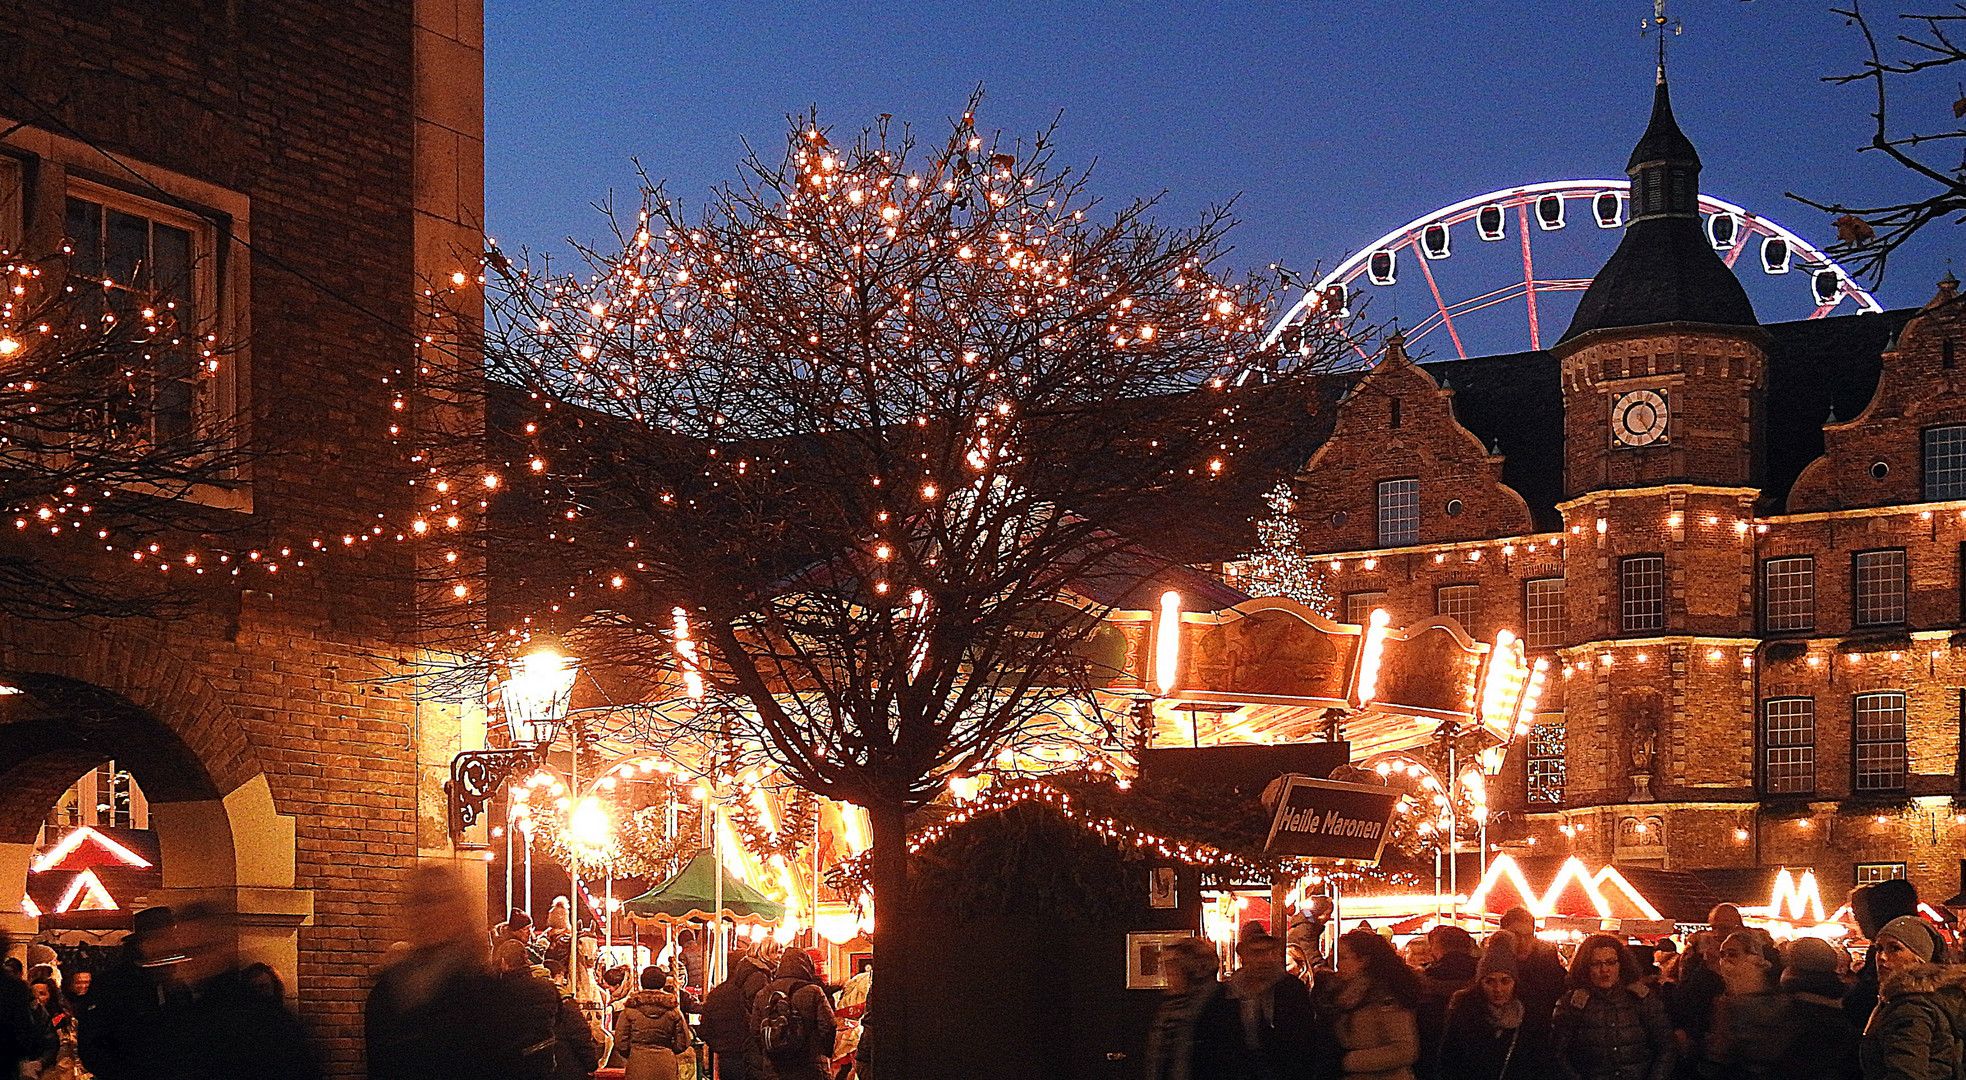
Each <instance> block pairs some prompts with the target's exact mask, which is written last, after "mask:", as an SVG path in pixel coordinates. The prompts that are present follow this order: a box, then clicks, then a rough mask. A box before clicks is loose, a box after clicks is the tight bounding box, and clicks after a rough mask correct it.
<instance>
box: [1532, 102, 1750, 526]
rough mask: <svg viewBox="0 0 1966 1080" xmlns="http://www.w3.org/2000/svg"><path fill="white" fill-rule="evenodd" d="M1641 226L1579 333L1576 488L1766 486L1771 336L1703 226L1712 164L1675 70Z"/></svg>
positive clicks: (1604, 279) (1565, 358)
mask: <svg viewBox="0 0 1966 1080" xmlns="http://www.w3.org/2000/svg"><path fill="white" fill-rule="evenodd" d="M1626 172H1627V173H1628V174H1629V175H1630V176H1631V181H1632V186H1631V200H1630V210H1629V213H1630V223H1629V224H1628V225H1627V226H1626V228H1625V235H1624V237H1623V239H1622V240H1621V241H1620V242H1619V244H1618V250H1617V252H1616V253H1615V254H1613V255H1612V256H1611V259H1610V261H1608V262H1606V263H1605V264H1604V268H1603V269H1602V270H1600V271H1599V272H1598V274H1597V277H1596V278H1595V279H1593V280H1592V282H1591V286H1590V288H1589V289H1588V290H1587V291H1585V293H1584V296H1583V299H1582V300H1581V301H1580V302H1579V303H1578V305H1577V314H1576V316H1575V317H1574V318H1573V319H1572V320H1571V323H1570V329H1569V330H1568V331H1566V332H1565V333H1564V335H1563V338H1562V339H1561V340H1560V341H1559V342H1558V343H1557V345H1556V347H1555V348H1554V349H1553V350H1552V351H1553V352H1554V353H1555V354H1556V355H1557V358H1558V359H1559V361H1560V362H1561V364H1562V372H1563V399H1564V434H1565V442H1566V444H1567V449H1566V453H1565V458H1566V460H1565V461H1564V492H1565V494H1566V495H1568V496H1570V497H1573V498H1574V497H1577V496H1580V495H1584V494H1587V493H1590V492H1597V491H1607V490H1615V489H1619V488H1635V487H1653V486H1657V485H1660V484H1669V483H1694V484H1708V485H1723V486H1746V485H1749V484H1752V483H1755V482H1756V481H1757V479H1758V475H1759V473H1760V462H1759V461H1757V460H1755V454H1756V453H1757V450H1756V448H1757V447H1758V446H1759V445H1760V440H1759V439H1758V438H1756V437H1755V436H1756V435H1757V433H1758V429H1759V425H1760V424H1761V412H1762V397H1763V388H1764V385H1765V367H1766V358H1765V356H1764V355H1763V352H1762V347H1763V343H1764V342H1765V340H1766V335H1765V333H1764V332H1763V331H1762V329H1761V327H1760V324H1759V323H1758V322H1757V321H1756V319H1755V315H1754V308H1753V307H1752V306H1751V305H1750V304H1749V303H1748V297H1747V292H1746V291H1745V290H1744V289H1742V287H1741V283H1740V281H1739V280H1737V279H1736V278H1735V277H1734V272H1733V270H1732V269H1730V268H1729V267H1728V266H1727V265H1726V264H1725V263H1723V262H1722V261H1721V258H1720V255H1719V253H1718V252H1716V251H1715V250H1714V247H1713V245H1712V243H1711V242H1709V240H1708V239H1707V235H1706V230H1705V229H1704V228H1703V227H1702V222H1701V219H1700V206H1699V191H1700V187H1699V184H1700V155H1699V153H1698V152H1697V151H1695V150H1694V149H1693V143H1692V141H1691V140H1689V139H1687V137H1686V135H1685V134H1684V133H1683V132H1681V131H1680V129H1679V124H1678V123H1677V121H1675V120H1674V118H1673V113H1672V100H1671V97H1670V95H1669V93H1668V90H1667V86H1666V80H1665V75H1664V72H1663V70H1662V71H1661V73H1660V76H1659V81H1658V85H1657V87H1656V88H1655V90H1654V91H1653V99H1652V118H1651V122H1650V124H1648V125H1647V127H1646V129H1645V134H1644V136H1643V137H1641V138H1640V139H1639V141H1638V146H1637V147H1636V148H1634V149H1633V150H1632V155H1631V161H1630V162H1629V163H1628V164H1627V166H1626Z"/></svg>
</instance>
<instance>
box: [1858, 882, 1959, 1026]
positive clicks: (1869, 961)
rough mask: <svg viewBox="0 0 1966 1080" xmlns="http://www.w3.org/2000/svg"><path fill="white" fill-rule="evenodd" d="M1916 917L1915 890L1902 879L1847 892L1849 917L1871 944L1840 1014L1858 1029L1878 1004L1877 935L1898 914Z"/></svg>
mask: <svg viewBox="0 0 1966 1080" xmlns="http://www.w3.org/2000/svg"><path fill="white" fill-rule="evenodd" d="M1917 914H1918V889H1917V888H1916V887H1914V886H1913V885H1912V883H1911V882H1909V881H1906V880H1905V879H1903V878H1892V879H1890V880H1888V881H1874V882H1871V883H1870V884H1868V885H1859V886H1857V887H1856V888H1854V889H1851V890H1850V916H1851V918H1854V919H1856V920H1857V930H1858V931H1859V932H1861V933H1862V934H1863V935H1864V937H1865V938H1866V939H1868V940H1869V941H1870V942H1871V947H1870V948H1869V949H1868V950H1867V951H1865V953H1864V959H1863V962H1862V963H1861V964H1859V965H1858V966H1857V971H1856V976H1857V977H1856V979H1855V981H1853V982H1852V983H1851V984H1850V991H1849V993H1847V994H1845V995H1844V996H1843V1012H1844V1014H1845V1015H1847V1016H1849V1017H1850V1022H1851V1023H1853V1024H1855V1025H1857V1026H1858V1027H1859V1028H1862V1027H1863V1026H1864V1025H1865V1023H1866V1022H1868V1021H1869V1020H1870V1012H1871V1009H1872V1007H1874V1006H1875V1005H1876V1004H1877V984H1878V978H1877V965H1876V963H1875V959H1876V952H1877V935H1878V933H1879V932H1880V931H1882V930H1883V929H1884V924H1885V923H1888V922H1890V921H1891V920H1893V919H1895V918H1898V917H1899V916H1901V915H1917ZM1936 937H1937V935H1934V938H1935V939H1936Z"/></svg>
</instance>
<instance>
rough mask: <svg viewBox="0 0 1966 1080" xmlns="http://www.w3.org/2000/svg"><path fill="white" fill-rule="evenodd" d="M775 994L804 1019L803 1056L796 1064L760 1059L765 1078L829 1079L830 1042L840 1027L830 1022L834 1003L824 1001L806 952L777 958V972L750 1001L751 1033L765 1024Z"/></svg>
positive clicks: (795, 951) (788, 951)
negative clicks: (804, 1047)
mask: <svg viewBox="0 0 1966 1080" xmlns="http://www.w3.org/2000/svg"><path fill="white" fill-rule="evenodd" d="M778 993H782V994H784V995H785V997H786V999H787V1000H789V1001H790V1002H791V1004H792V1008H793V1009H795V1010H797V1011H798V1012H799V1013H800V1014H802V1015H803V1016H804V1017H805V1020H806V1053H805V1054H804V1055H801V1057H800V1059H799V1060H797V1061H792V1060H785V1059H780V1060H776V1061H774V1060H772V1059H770V1058H768V1057H764V1055H762V1054H761V1055H759V1057H760V1058H761V1059H762V1065H763V1068H764V1075H765V1076H768V1077H779V1078H782V1080H791V1078H794V1077H798V1078H803V1077H807V1076H813V1075H817V1076H821V1077H824V1076H826V1075H828V1073H829V1072H830V1069H829V1066H830V1065H831V1063H832V1059H833V1040H834V1037H835V1036H836V1035H837V1034H838V1032H839V1025H838V1022H837V1021H835V1020H834V1019H833V1003H832V1002H831V1001H830V1000H828V999H827V997H826V988H825V987H823V986H821V985H820V984H819V973H818V971H817V970H815V969H814V968H813V966H812V957H810V956H807V955H806V953H805V950H803V949H786V950H785V955H783V956H781V957H779V959H778V970H777V971H775V972H774V973H773V974H772V979H771V981H770V982H768V983H766V984H765V986H764V989H762V990H760V991H758V996H757V997H756V998H754V999H752V1002H751V1030H752V1031H756V1030H757V1029H758V1027H759V1025H761V1024H763V1023H764V1019H765V1007H766V1006H767V1005H769V1004H770V1002H771V996H772V995H773V994H778Z"/></svg>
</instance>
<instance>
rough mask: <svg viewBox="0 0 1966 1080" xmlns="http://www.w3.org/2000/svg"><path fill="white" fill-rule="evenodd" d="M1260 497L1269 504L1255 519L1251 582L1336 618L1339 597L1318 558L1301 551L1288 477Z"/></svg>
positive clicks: (1264, 589)
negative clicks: (1266, 512) (1267, 511)
mask: <svg viewBox="0 0 1966 1080" xmlns="http://www.w3.org/2000/svg"><path fill="white" fill-rule="evenodd" d="M1263 501H1264V502H1267V503H1269V504H1270V516H1269V517H1266V518H1261V519H1259V520H1258V521H1257V522H1256V543H1257V546H1258V551H1257V553H1256V554H1255V556H1253V557H1252V558H1251V559H1250V560H1249V573H1250V578H1251V579H1252V582H1253V584H1254V585H1255V586H1256V587H1257V588H1258V589H1260V590H1261V591H1263V592H1266V593H1269V594H1270V595H1272V596H1287V597H1289V598H1290V599H1292V600H1295V601H1297V602H1298V603H1300V604H1303V605H1304V606H1305V607H1308V608H1310V609H1311V610H1312V611H1315V612H1317V613H1318V614H1320V615H1323V616H1324V617H1326V618H1337V606H1338V598H1337V597H1335V596H1333V595H1331V589H1330V587H1329V586H1327V585H1326V584H1325V581H1324V573H1323V571H1321V570H1319V569H1318V567H1317V560H1316V559H1314V558H1312V557H1311V556H1310V555H1308V554H1306V553H1305V552H1304V545H1303V542H1302V525H1301V523H1300V522H1299V521H1298V520H1297V515H1296V514H1295V513H1294V511H1295V510H1296V508H1297V500H1296V498H1295V497H1294V496H1293V495H1292V494H1291V490H1290V481H1288V480H1284V481H1281V482H1279V483H1278V484H1277V486H1276V487H1273V488H1271V489H1270V492H1269V494H1267V495H1265V496H1263Z"/></svg>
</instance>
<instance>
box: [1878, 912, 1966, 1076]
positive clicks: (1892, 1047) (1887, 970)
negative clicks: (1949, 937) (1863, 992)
mask: <svg viewBox="0 0 1966 1080" xmlns="http://www.w3.org/2000/svg"><path fill="white" fill-rule="evenodd" d="M1936 946H1937V937H1936V936H1935V935H1934V934H1933V933H1932V932H1931V927H1930V926H1929V925H1927V924H1926V922H1925V920H1923V919H1920V918H1919V917H1918V916H1916V915H1900V916H1898V917H1897V918H1895V919H1892V920H1891V921H1890V922H1888V923H1885V924H1884V926H1883V927H1882V928H1881V929H1879V930H1878V932H1877V937H1876V939H1875V940H1874V941H1873V942H1872V943H1871V947H1870V958H1871V961H1872V963H1874V964H1875V965H1876V967H1877V975H1878V985H1877V1008H1876V1009H1875V1010H1874V1011H1873V1012H1872V1013H1871V1014H1870V1022H1869V1023H1868V1024H1866V1025H1865V1026H1864V1035H1863V1042H1862V1044H1861V1046H1859V1048H1858V1053H1859V1058H1860V1060H1861V1061H1862V1063H1863V1068H1864V1080H1952V1078H1953V1077H1954V1076H1956V1075H1958V1073H1957V1072H1956V1070H1957V1068H1958V1066H1959V1062H1960V1060H1961V1055H1962V1052H1966V1045H1962V1033H1966V967H1958V966H1954V965H1950V964H1942V963H1939V962H1938V961H1939V959H1940V957H1941V954H1940V953H1939V951H1938V949H1937V947H1936Z"/></svg>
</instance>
